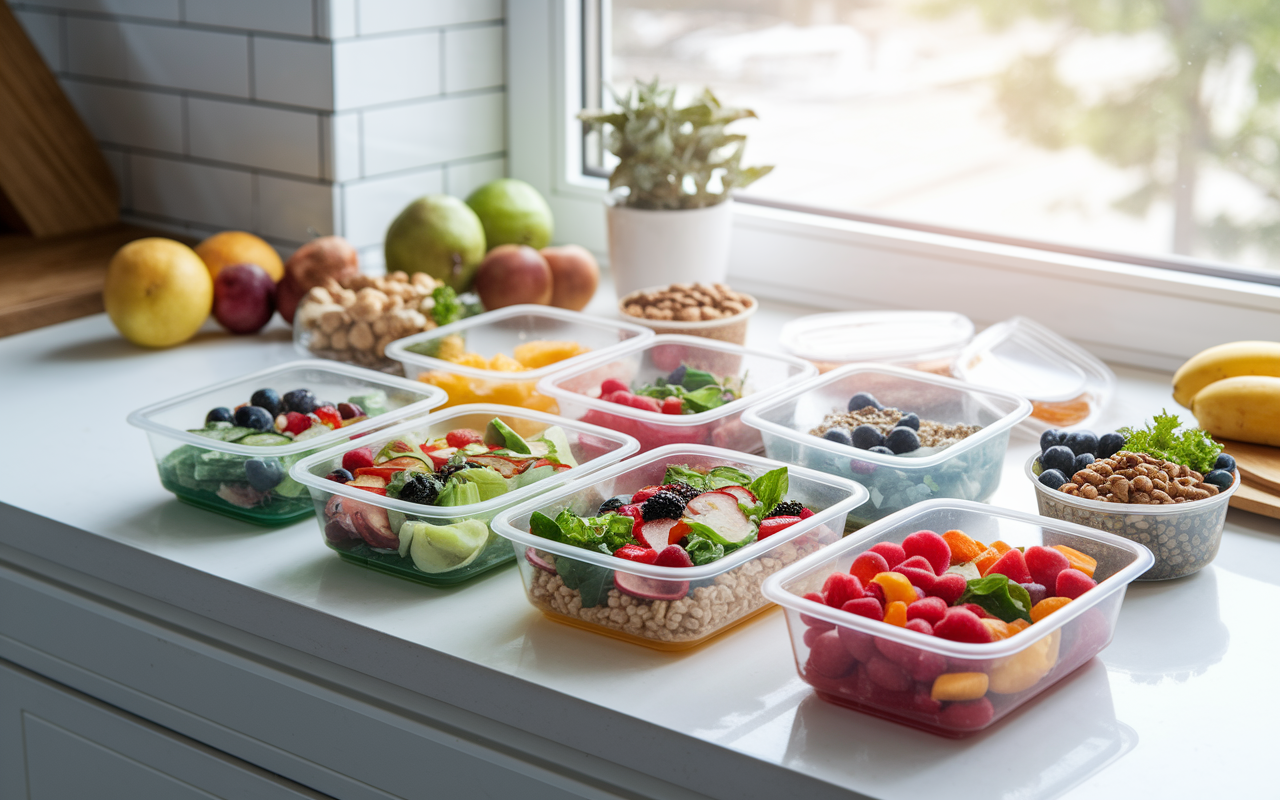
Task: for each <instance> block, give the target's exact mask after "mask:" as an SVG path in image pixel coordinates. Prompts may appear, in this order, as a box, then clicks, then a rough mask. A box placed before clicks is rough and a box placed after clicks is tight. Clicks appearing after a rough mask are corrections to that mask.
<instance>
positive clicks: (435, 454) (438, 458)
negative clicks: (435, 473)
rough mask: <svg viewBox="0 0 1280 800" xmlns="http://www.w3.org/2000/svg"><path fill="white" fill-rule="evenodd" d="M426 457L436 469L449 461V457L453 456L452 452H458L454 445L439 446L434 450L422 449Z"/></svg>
mask: <svg viewBox="0 0 1280 800" xmlns="http://www.w3.org/2000/svg"><path fill="white" fill-rule="evenodd" d="M422 452H423V453H425V454H426V456H427V458H429V459H431V463H432V464H433V465H434V466H435V468H436V469H440V468H441V467H443V466H444V465H445V464H448V463H449V459H451V458H453V455H454V453H457V452H458V448H456V447H439V448H436V449H435V450H423V451H422Z"/></svg>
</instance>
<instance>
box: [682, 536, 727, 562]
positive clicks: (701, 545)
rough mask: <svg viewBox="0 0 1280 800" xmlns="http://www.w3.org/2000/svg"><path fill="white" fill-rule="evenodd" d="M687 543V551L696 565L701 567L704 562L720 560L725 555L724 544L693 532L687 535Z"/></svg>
mask: <svg viewBox="0 0 1280 800" xmlns="http://www.w3.org/2000/svg"><path fill="white" fill-rule="evenodd" d="M687 540H688V541H687V544H685V547H684V549H685V552H687V553H688V554H689V558H690V559H692V561H693V564H694V566H696V567H700V566H702V565H703V564H710V563H711V562H712V561H719V560H720V559H722V558H724V556H725V548H724V545H722V544H719V543H718V542H713V541H711V540H710V539H708V538H706V537H704V536H699V535H697V534H696V533H691V534H689V536H688V537H687Z"/></svg>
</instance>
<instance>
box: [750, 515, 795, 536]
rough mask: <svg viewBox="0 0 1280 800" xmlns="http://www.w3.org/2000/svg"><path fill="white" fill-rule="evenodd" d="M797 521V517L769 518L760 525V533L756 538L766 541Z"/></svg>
mask: <svg viewBox="0 0 1280 800" xmlns="http://www.w3.org/2000/svg"><path fill="white" fill-rule="evenodd" d="M799 521H800V518H799V517H769V518H768V519H766V520H764V521H763V522H761V523H760V533H759V535H758V537H757V538H760V539H768V538H769V537H770V536H772V535H774V534H775V533H777V532H778V531H781V530H784V529H786V528H789V527H791V526H792V525H795V524H796V523H797V522H799Z"/></svg>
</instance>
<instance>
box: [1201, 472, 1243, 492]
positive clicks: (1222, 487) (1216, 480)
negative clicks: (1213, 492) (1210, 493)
mask: <svg viewBox="0 0 1280 800" xmlns="http://www.w3.org/2000/svg"><path fill="white" fill-rule="evenodd" d="M1235 480H1236V476H1234V475H1232V474H1231V473H1230V472H1227V471H1226V470H1225V469H1215V470H1214V471H1212V472H1210V473H1209V474H1208V475H1205V476H1204V482H1205V483H1212V484H1213V485H1214V486H1217V487H1218V490H1219V491H1223V492H1225V491H1226V490H1228V489H1230V488H1231V484H1232V483H1234V482H1235Z"/></svg>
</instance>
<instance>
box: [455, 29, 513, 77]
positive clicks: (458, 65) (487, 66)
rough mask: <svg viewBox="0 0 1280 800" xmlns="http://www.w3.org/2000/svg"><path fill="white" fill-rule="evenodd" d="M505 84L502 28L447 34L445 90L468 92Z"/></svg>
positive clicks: (464, 30) (456, 31) (461, 30)
mask: <svg viewBox="0 0 1280 800" xmlns="http://www.w3.org/2000/svg"><path fill="white" fill-rule="evenodd" d="M504 83H506V66H505V50H504V46H503V26H502V25H487V26H485V27H483V28H459V29H457V30H447V31H445V32H444V90H445V91H446V92H467V91H471V90H472V89H488V88H490V87H494V86H502V85H503V84H504Z"/></svg>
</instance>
